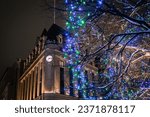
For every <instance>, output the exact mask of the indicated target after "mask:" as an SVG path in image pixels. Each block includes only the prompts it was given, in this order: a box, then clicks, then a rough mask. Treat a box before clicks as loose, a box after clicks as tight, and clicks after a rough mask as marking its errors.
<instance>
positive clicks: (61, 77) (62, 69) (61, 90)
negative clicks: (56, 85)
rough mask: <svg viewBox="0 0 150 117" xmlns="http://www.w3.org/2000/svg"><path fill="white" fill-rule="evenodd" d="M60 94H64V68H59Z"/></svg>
mask: <svg viewBox="0 0 150 117" xmlns="http://www.w3.org/2000/svg"><path fill="white" fill-rule="evenodd" d="M60 93H61V94H64V68H60Z"/></svg>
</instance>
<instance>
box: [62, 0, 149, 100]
mask: <svg viewBox="0 0 150 117" xmlns="http://www.w3.org/2000/svg"><path fill="white" fill-rule="evenodd" d="M65 4H66V10H67V17H68V18H67V19H68V20H67V22H66V27H67V30H68V32H69V33H67V34H66V45H65V47H64V49H63V52H64V58H66V60H67V64H68V68H69V69H71V71H72V73H73V80H72V83H73V84H74V85H73V88H74V93H75V95H76V96H79V95H80V96H81V98H83V99H98V98H97V96H101V97H102V98H101V99H132V98H133V97H135V96H138V95H139V94H140V93H141V92H143V91H144V90H143V88H149V87H150V83H149V81H147V80H141V81H140V80H139V79H136V80H134V81H133V80H130V79H134V78H135V76H136V77H138V78H140V77H142V78H144V77H145V76H144V75H143V76H137V75H134V69H135V68H137V66H138V65H137V63H134V64H132V65H131V67H130V72H128V73H127V74H125V75H124V76H122V77H121V78H120V77H119V76H118V74H119V73H120V72H123V70H124V69H125V66H126V65H127V60H128V59H129V58H130V56H131V54H132V53H133V50H132V49H129V48H127V49H125V50H124V53H123V54H122V56H121V55H120V56H119V57H116V56H114V55H116V54H117V52H118V50H117V49H114V50H113V51H112V52H110V53H109V52H103V53H102V55H99V56H100V57H101V59H100V61H99V64H100V67H98V68H99V70H98V77H99V79H98V82H97V83H93V82H90V81H88V78H87V76H86V74H85V70H84V66H81V65H80V64H79V63H80V60H81V58H82V53H81V50H80V41H81V38H80V37H81V35H80V32H83V33H84V32H85V28H86V25H87V20H88V18H89V17H91V16H92V15H93V14H94V12H95V11H96V10H97V9H99V8H101V7H102V5H103V1H102V0H65ZM89 4H90V5H89ZM88 6H93V9H94V8H95V9H94V10H93V9H91V8H89V7H88ZM147 16H148V15H147ZM147 16H146V17H147ZM143 18H144V17H143ZM137 19H138V18H137ZM144 19H145V21H147V20H148V19H149V18H144ZM88 23H91V24H92V22H90V20H88ZM91 26H92V25H91ZM138 31H144V29H143V28H139V27H138V26H134V25H131V24H128V25H127V27H126V29H124V33H131V32H134V33H135V32H138ZM81 34H82V33H81ZM100 36H101V35H100ZM121 38H122V37H121ZM130 38H132V36H126V37H125V38H124V39H123V40H122V41H120V38H119V39H118V40H117V39H116V42H118V41H120V44H122V45H125V44H126V43H127V42H128V41H129V39H130ZM141 40H142V36H137V37H135V38H134V39H133V40H132V41H130V43H128V46H133V47H138V46H139V43H141ZM106 42H107V41H106ZM140 46H141V45H140ZM104 51H105V50H104ZM137 56H139V55H137ZM135 58H136V56H135V57H134V59H135ZM119 64H121V65H119ZM140 65H141V66H142V63H141V64H140ZM139 69H140V70H141V71H139V72H141V73H142V72H144V71H145V69H146V68H145V67H141V68H139ZM131 71H132V72H133V73H131ZM90 75H92V74H90ZM113 81H115V82H113ZM111 82H113V83H112V84H111ZM109 83H110V84H111V85H109V86H107V85H108V84H109ZM105 85H106V86H107V87H104V88H103V86H105ZM88 88H90V89H88ZM88 90H89V91H88ZM90 92H93V94H94V95H95V96H89V93H90ZM95 92H96V93H95Z"/></svg>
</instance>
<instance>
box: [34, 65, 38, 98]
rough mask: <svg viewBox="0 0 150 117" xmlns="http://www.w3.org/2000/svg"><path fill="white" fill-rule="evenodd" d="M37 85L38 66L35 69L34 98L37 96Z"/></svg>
mask: <svg viewBox="0 0 150 117" xmlns="http://www.w3.org/2000/svg"><path fill="white" fill-rule="evenodd" d="M37 87H38V68H37V69H36V81H35V98H36V97H37Z"/></svg>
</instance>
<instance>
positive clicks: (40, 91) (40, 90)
mask: <svg viewBox="0 0 150 117" xmlns="http://www.w3.org/2000/svg"><path fill="white" fill-rule="evenodd" d="M41 94H42V68H41V70H40V89H39V95H41Z"/></svg>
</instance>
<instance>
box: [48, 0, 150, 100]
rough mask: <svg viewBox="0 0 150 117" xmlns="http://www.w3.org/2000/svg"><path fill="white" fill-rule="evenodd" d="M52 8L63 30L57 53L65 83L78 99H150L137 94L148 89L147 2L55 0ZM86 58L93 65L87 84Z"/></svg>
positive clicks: (149, 10) (149, 31)
mask: <svg viewBox="0 0 150 117" xmlns="http://www.w3.org/2000/svg"><path fill="white" fill-rule="evenodd" d="M48 6H49V8H54V7H53V6H50V5H49V4H48ZM58 6H59V7H55V9H56V10H57V11H59V12H60V11H61V13H63V14H64V16H65V21H66V30H67V31H68V33H66V43H65V46H64V48H63V52H64V58H66V60H67V67H68V68H69V69H70V72H71V73H72V74H73V78H72V86H71V87H73V88H74V89H75V91H78V92H79V94H80V97H81V98H83V99H99V97H101V99H150V97H145V96H143V95H142V94H143V93H144V92H145V91H148V89H149V88H150V7H149V6H150V1H148V0H65V1H61V0H60V1H59V4H58ZM90 62H94V63H95V66H96V67H97V68H98V70H97V75H98V78H97V79H93V81H92V82H90V81H88V79H87V74H86V73H85V71H84V67H85V65H87V64H89V63H90ZM89 90H92V91H94V92H95V93H94V96H89V95H88V93H89Z"/></svg>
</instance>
